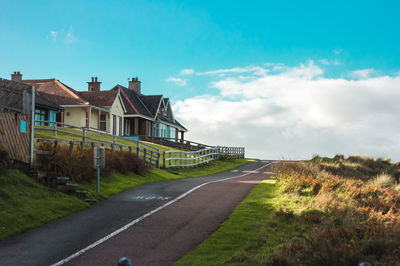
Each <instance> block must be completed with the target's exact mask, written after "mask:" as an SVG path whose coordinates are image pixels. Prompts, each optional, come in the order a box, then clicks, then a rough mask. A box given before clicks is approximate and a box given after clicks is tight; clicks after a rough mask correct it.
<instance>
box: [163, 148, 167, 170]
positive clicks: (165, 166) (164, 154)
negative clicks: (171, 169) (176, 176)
mask: <svg viewBox="0 0 400 266" xmlns="http://www.w3.org/2000/svg"><path fill="white" fill-rule="evenodd" d="M166 155H167V154H166V153H165V151H164V152H163V164H164V168H167V165H166V164H165V162H166V161H165V156H166Z"/></svg>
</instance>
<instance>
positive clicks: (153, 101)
mask: <svg viewBox="0 0 400 266" xmlns="http://www.w3.org/2000/svg"><path fill="white" fill-rule="evenodd" d="M139 97H140V99H141V100H142V102H143V103H144V104H145V105H146V107H147V109H149V111H150V112H151V114H152V116H153V117H155V116H156V115H157V111H158V106H159V105H160V101H161V99H162V95H140V96H139Z"/></svg>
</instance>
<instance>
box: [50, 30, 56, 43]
mask: <svg viewBox="0 0 400 266" xmlns="http://www.w3.org/2000/svg"><path fill="white" fill-rule="evenodd" d="M50 34H51V36H52V37H53V39H54V41H57V35H58V32H57V31H50Z"/></svg>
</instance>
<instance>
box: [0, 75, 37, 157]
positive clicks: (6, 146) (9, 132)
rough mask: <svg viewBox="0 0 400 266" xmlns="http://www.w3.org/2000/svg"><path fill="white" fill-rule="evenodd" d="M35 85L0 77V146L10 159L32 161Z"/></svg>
mask: <svg viewBox="0 0 400 266" xmlns="http://www.w3.org/2000/svg"><path fill="white" fill-rule="evenodd" d="M34 109H35V93H34V87H31V86H28V85H25V84H21V83H19V82H14V81H9V80H3V79H0V148H1V149H3V150H5V151H7V152H8V155H9V157H10V158H11V159H13V160H17V161H20V162H24V163H32V160H33V130H34V127H33V124H32V117H33V115H34Z"/></svg>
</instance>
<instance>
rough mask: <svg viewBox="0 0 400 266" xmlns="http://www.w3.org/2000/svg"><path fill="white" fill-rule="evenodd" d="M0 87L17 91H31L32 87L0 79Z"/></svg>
mask: <svg viewBox="0 0 400 266" xmlns="http://www.w3.org/2000/svg"><path fill="white" fill-rule="evenodd" d="M0 87H2V88H6V89H17V90H20V91H23V90H29V91H30V90H31V88H32V86H29V85H26V84H23V83H21V82H15V81H12V80H7V79H2V78H0Z"/></svg>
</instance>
